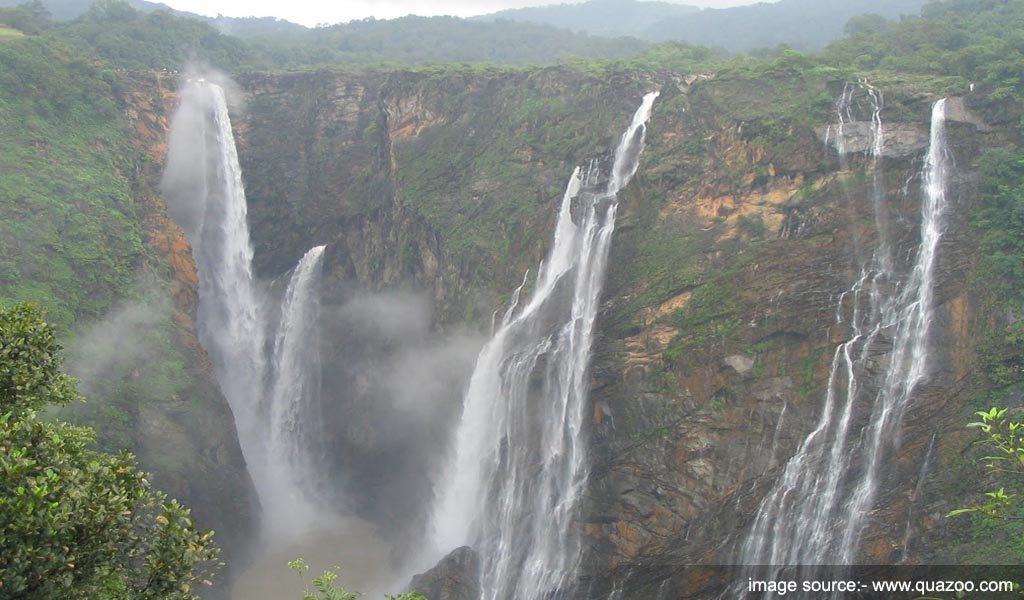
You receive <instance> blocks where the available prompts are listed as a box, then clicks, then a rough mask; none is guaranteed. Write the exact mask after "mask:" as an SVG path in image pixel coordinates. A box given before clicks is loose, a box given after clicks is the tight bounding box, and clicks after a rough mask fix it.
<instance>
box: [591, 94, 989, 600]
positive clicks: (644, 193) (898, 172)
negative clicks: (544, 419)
mask: <svg viewBox="0 0 1024 600" xmlns="http://www.w3.org/2000/svg"><path fill="white" fill-rule="evenodd" d="M921 109H922V110H921V111H920V112H922V113H926V109H927V105H923V106H922V107H921ZM659 117H660V118H661V119H663V120H661V121H659V120H658V118H659ZM969 117H970V116H969V115H967V116H964V115H962V114H958V115H957V116H956V117H955V120H956V122H954V123H951V124H950V128H951V131H952V135H953V136H954V137H953V138H951V139H954V140H956V142H955V144H954V146H955V151H956V153H957V164H958V165H970V164H971V163H972V160H973V158H974V157H976V156H977V152H978V147H979V143H978V136H979V135H982V134H983V131H984V128H979V127H978V126H977V125H976V124H974V123H972V122H970V118H969ZM666 120H667V121H669V123H671V120H672V118H671V117H670V116H667V115H665V114H664V113H662V114H661V115H658V113H657V112H656V113H655V122H654V123H655V125H654V126H655V130H656V131H661V132H665V131H666V130H667V131H670V132H674V134H673V135H672V136H668V135H667V134H666V135H663V137H662V138H661V139H660V140H657V139H656V142H655V144H658V145H660V144H665V143H668V144H687V143H690V140H689V139H688V137H689V136H693V137H696V138H697V139H717V140H720V141H722V144H721V145H720V146H717V147H715V148H713V149H712V155H711V156H710V157H708V159H707V160H706V162H705V163H704V164H703V165H702V166H701V167H700V168H696V169H693V170H692V171H690V175H691V178H689V179H686V180H683V178H680V180H683V181H682V183H680V184H679V185H678V187H676V188H674V189H668V190H665V189H659V188H655V187H653V186H652V185H651V182H650V181H645V180H644V179H643V178H641V179H640V180H639V183H638V184H637V185H636V186H634V187H633V188H632V189H631V190H629V191H628V193H629V194H631V195H632V196H633V197H634V198H635V200H634V202H633V203H631V204H630V212H627V214H626V215H624V216H623V220H624V221H625V222H630V220H631V219H637V221H638V223H637V226H636V227H635V228H630V229H626V230H625V231H622V232H620V233H619V234H618V236H617V238H616V244H615V245H614V246H613V256H612V259H611V265H612V266H611V272H610V274H609V285H608V288H607V290H606V297H607V300H606V305H605V310H604V312H603V313H602V318H600V319H599V321H598V323H599V327H600V328H601V330H602V332H601V333H602V337H601V339H600V341H599V343H598V344H597V346H596V347H595V357H594V369H593V387H592V389H593V392H592V394H593V396H594V397H595V401H597V402H599V406H600V407H601V409H600V410H596V409H595V411H594V419H593V425H594V430H593V443H592V453H593V461H594V467H593V470H592V478H591V494H590V497H589V498H588V501H587V503H586V506H585V507H584V515H583V517H582V523H581V531H582V532H583V534H584V536H585V538H586V539H587V540H588V542H589V544H588V549H589V554H588V556H587V558H586V559H585V563H584V565H585V566H584V570H585V571H586V577H587V578H588V579H589V580H591V581H592V582H594V583H592V585H591V589H595V590H599V592H597V593H596V595H597V596H600V595H601V594H602V593H610V591H611V590H613V589H618V590H621V591H623V593H624V595H623V596H622V597H625V598H630V597H637V598H639V597H651V595H653V594H654V593H655V592H658V591H659V590H661V591H662V592H664V593H669V594H676V595H681V597H713V596H714V595H715V594H717V593H718V592H719V591H721V584H722V582H715V581H712V580H710V579H708V580H707V584H706V585H703V584H702V585H701V586H696V587H695V586H694V585H692V584H693V582H694V581H698V580H699V581H704V579H706V578H702V577H700V576H699V574H698V575H693V573H691V571H693V569H689V570H688V571H687V573H689V574H688V575H686V576H682V575H680V574H679V573H680V569H682V568H683V566H685V565H700V564H732V562H734V561H735V559H736V553H737V548H738V544H739V543H740V542H741V541H742V539H743V536H744V532H745V531H746V528H747V527H748V526H749V524H750V522H751V520H752V519H753V516H754V515H755V514H756V513H757V510H758V506H759V504H760V502H761V499H762V498H763V497H764V494H765V493H766V492H767V491H768V490H769V489H770V488H771V486H772V483H773V481H774V478H775V477H777V476H778V474H779V473H780V472H781V469H782V467H783V466H784V464H785V462H786V461H787V460H788V459H789V457H790V456H792V455H793V453H794V452H795V451H796V449H797V448H798V447H799V445H800V443H801V442H802V441H803V440H804V438H805V437H806V435H807V434H808V432H809V431H810V430H811V429H812V428H813V426H814V424H815V423H816V421H817V418H818V414H819V411H820V410H821V402H822V398H823V394H824V388H825V384H826V382H827V379H828V375H829V369H830V363H831V360H832V356H833V353H834V351H835V348H836V346H837V345H838V344H840V343H842V342H844V341H846V340H847V339H849V336H850V331H849V329H848V324H837V323H836V310H837V306H838V303H839V300H840V295H841V294H842V292H843V291H844V290H847V289H849V287H850V285H851V284H852V283H853V281H855V280H856V277H857V275H858V274H859V269H860V267H859V265H860V264H862V262H863V258H864V257H868V256H870V253H871V252H872V249H873V248H874V247H876V246H877V244H878V233H877V231H878V230H877V227H878V226H877V224H876V221H875V209H874V203H873V200H872V198H873V196H872V186H873V183H872V178H871V176H870V175H869V174H868V173H869V171H868V169H869V165H868V163H867V162H866V160H865V157H864V156H863V155H858V154H857V153H855V152H853V153H851V154H850V155H849V156H848V161H847V163H848V165H847V167H845V168H840V164H839V161H838V159H837V158H836V156H835V154H834V153H833V154H832V155H831V159H830V160H829V161H827V165H828V166H827V167H826V168H824V169H821V170H815V171H808V172H805V173H792V172H790V173H788V174H787V175H786V176H781V175H770V176H769V177H768V178H767V179H765V180H762V181H756V180H755V179H754V178H752V177H751V178H748V179H746V180H744V181H742V183H741V184H740V185H739V186H738V187H737V186H735V184H734V185H733V186H730V187H728V188H726V189H716V188H717V183H716V177H717V176H718V169H720V168H722V167H723V166H730V168H733V169H735V168H736V162H738V161H744V167H743V172H746V173H756V172H768V173H769V174H770V173H771V169H769V168H768V167H769V166H770V164H765V163H768V162H769V161H771V162H772V163H774V165H775V166H776V167H778V166H779V165H781V164H783V159H785V157H780V156H775V157H774V158H773V157H771V156H770V154H769V153H766V152H761V151H758V150H757V149H756V148H750V147H747V146H748V142H746V141H745V140H743V139H741V138H738V137H736V136H735V135H734V134H733V133H731V132H734V131H735V129H732V128H729V127H728V124H726V123H719V124H718V125H719V127H720V128H719V129H718V130H717V131H713V130H712V131H708V130H707V129H704V130H699V129H698V130H696V131H694V130H693V127H694V126H695V125H696V124H695V123H693V121H692V120H691V121H687V120H686V118H685V117H680V118H678V119H677V120H676V123H677V124H676V125H673V124H668V123H666ZM684 125H689V128H688V127H685V126H684ZM854 129H855V131H854V137H856V128H854ZM890 131H891V132H892V133H891V136H890V137H887V138H886V143H887V144H890V147H889V149H888V152H887V153H884V173H885V174H884V176H883V179H882V180H881V181H882V185H884V187H885V190H886V195H885V197H886V198H887V200H886V203H885V205H884V207H883V211H882V213H883V216H882V217H881V222H882V223H883V224H884V227H887V228H888V229H887V230H888V234H889V236H890V239H891V240H892V243H893V244H894V246H895V247H896V248H897V254H898V255H900V256H903V257H912V256H913V253H914V250H915V248H916V244H917V240H918V231H917V230H918V221H919V219H920V216H919V213H920V206H919V201H920V200H919V198H920V193H919V191H918V190H919V183H916V180H914V179H913V177H914V176H915V174H916V173H917V172H918V170H919V168H920V163H919V161H920V157H921V156H920V154H921V152H923V150H924V148H925V146H926V145H927V123H926V122H923V123H912V124H908V125H906V126H895V127H892V128H891V130H890ZM922 135H923V138H922ZM815 137H816V136H812V135H810V134H809V135H807V138H806V144H805V145H799V146H797V148H798V149H797V150H796V152H798V153H801V154H807V155H814V154H815V153H818V154H820V153H822V152H823V147H822V146H821V145H820V144H821V138H818V139H815ZM724 140H728V143H725V142H724ZM922 143H923V145H922ZM658 145H655V148H657V149H658V150H656V151H661V152H664V150H662V149H661V148H659V146H658ZM865 148H866V146H865ZM825 152H828V150H825ZM719 157H720V158H721V160H716V158H719ZM788 162H789V163H790V164H797V163H798V162H799V161H796V160H791V161H788ZM730 163H731V165H730ZM716 165H717V166H716ZM655 168H657V167H655ZM778 170H779V171H780V173H781V172H782V171H783V169H781V168H780V169H778ZM641 173H643V170H641ZM795 178H799V180H800V183H799V184H797V185H794V180H795ZM908 180H912V181H915V183H913V184H911V185H906V182H907V181H908ZM798 189H799V191H798ZM950 193H951V194H952V195H953V197H955V198H956V201H955V204H956V206H957V209H956V210H955V211H952V212H955V214H953V215H951V217H950V221H949V224H948V230H947V232H946V234H945V237H944V241H943V244H942V247H941V249H940V259H939V266H938V271H937V276H936V279H937V282H938V283H937V289H936V299H937V302H938V303H939V305H940V309H939V315H940V319H939V320H940V322H939V323H937V324H936V325H935V327H934V329H935V331H934V335H933V342H934V346H935V352H934V361H933V362H934V372H933V374H932V378H931V381H930V382H929V383H928V385H926V386H923V387H922V389H921V390H919V392H918V394H917V396H918V397H919V398H920V399H919V400H918V401H916V402H915V403H914V408H912V409H911V410H910V411H909V412H908V415H907V417H906V419H905V421H904V427H903V429H902V433H901V436H902V438H901V441H902V443H901V445H900V448H899V451H898V452H896V455H895V456H890V457H889V458H888V459H887V474H886V478H885V480H884V481H883V482H882V483H881V484H880V490H882V492H881V493H880V494H879V499H878V502H877V504H876V506H877V507H878V510H877V511H876V513H875V515H876V516H875V518H874V519H873V520H872V522H871V524H870V525H869V527H868V530H867V531H866V532H865V535H864V539H863V543H862V548H863V552H864V557H863V559H862V560H864V561H866V562H869V563H885V562H892V561H899V560H913V561H928V560H942V559H941V558H936V557H940V556H941V552H938V553H936V552H932V551H929V550H927V547H928V544H927V541H926V540H927V539H928V535H929V533H928V531H929V528H934V527H935V526H936V525H935V523H936V520H935V519H934V515H935V514H939V513H940V512H941V510H942V508H943V506H942V505H941V503H940V505H938V507H936V506H934V505H930V504H929V503H928V501H926V500H923V499H922V498H923V497H926V496H927V495H926V494H923V493H921V492H916V493H915V486H917V484H918V480H919V479H921V476H920V475H919V473H920V472H922V467H921V465H922V461H923V460H924V455H925V454H926V452H927V448H928V447H929V445H930V443H929V441H930V439H931V437H932V434H933V433H934V432H935V431H936V430H939V429H943V428H950V429H956V428H957V426H958V424H959V423H961V422H962V420H963V415H962V410H963V406H964V405H965V402H966V400H967V396H966V394H965V393H964V391H965V390H964V383H965V382H966V381H967V378H968V377H969V373H970V371H971V369H972V368H976V367H972V366H971V365H976V362H975V361H976V355H975V352H976V350H975V344H976V343H977V339H975V338H974V337H972V333H971V331H970V330H969V327H967V325H966V324H967V323H969V322H970V320H971V316H970V315H971V314H972V310H973V309H972V308H971V307H972V303H973V300H972V298H973V294H972V292H971V289H970V286H969V285H968V273H969V272H970V268H971V267H970V265H971V264H972V261H973V260H974V258H972V257H973V256H975V255H974V253H975V252H976V247H975V246H974V242H973V241H972V239H971V235H970V230H969V226H968V224H967V220H966V216H967V215H968V214H969V213H970V208H969V207H970V206H971V205H972V204H973V203H975V202H977V192H976V189H975V184H974V182H973V179H972V177H971V175H970V173H969V172H968V171H965V172H964V173H962V174H959V175H958V177H956V178H955V179H954V181H953V182H952V185H951V190H950ZM662 195H667V201H666V202H664V203H661V204H660V206H658V208H657V212H656V217H649V218H648V220H647V221H645V220H644V216H643V215H642V211H643V210H644V204H645V202H657V200H656V198H658V197H659V196H662ZM776 196H779V197H780V199H779V200H777V201H774V202H765V199H766V198H773V197H776ZM797 208H798V209H799V211H800V212H801V214H802V215H806V216H812V217H813V218H805V219H804V220H803V222H802V225H801V227H800V231H799V234H798V235H795V236H793V235H789V233H790V232H791V228H789V221H788V219H787V218H785V217H786V214H787V212H792V211H793V210H794V209H797ZM647 210H648V211H650V210H651V209H647ZM737 215H741V216H742V215H748V216H747V217H746V218H745V219H740V218H738V217H737ZM755 216H757V217H759V218H760V219H761V221H762V222H763V223H764V224H765V230H763V231H761V232H760V233H759V232H758V231H756V230H754V229H752V228H750V227H749V219H750V218H752V217H755ZM744 221H746V223H747V225H746V226H745V225H744ZM759 235H760V237H759ZM654 240H657V242H658V244H660V245H659V246H658V247H659V248H661V249H662V251H666V250H668V251H672V245H670V244H669V242H668V241H665V240H676V242H675V244H676V245H677V247H679V246H684V245H685V246H684V247H688V248H689V251H688V252H686V253H682V252H680V253H678V254H677V255H676V257H677V258H676V261H677V262H676V263H675V264H679V263H682V264H683V269H682V274H683V275H684V276H685V277H679V278H678V281H679V283H678V284H675V286H676V287H671V286H667V287H665V288H663V289H659V290H651V289H650V287H649V284H648V283H647V282H646V281H645V280H644V279H643V278H637V277H634V276H632V274H631V272H632V271H636V270H638V269H640V270H643V269H648V270H651V267H647V266H646V265H647V264H651V265H652V266H653V265H654V264H655V263H654V261H653V260H652V259H651V258H650V256H651V255H649V254H647V252H648V251H647V250H646V248H648V247H651V246H652V245H653V243H654ZM906 260H909V258H907V259H906ZM658 268H660V269H665V268H669V267H668V266H661V265H658ZM691 272H696V273H699V275H697V276H692V275H690V273H691ZM638 297H640V298H644V302H642V303H638V302H637V301H636V300H635V299H636V298H638ZM638 305H639V306H640V307H639V308H637V307H638ZM644 306H646V307H647V308H644ZM651 307H653V308H651ZM659 307H662V308H659ZM846 309H847V311H848V310H849V307H846ZM880 348H881V349H880V351H879V355H878V356H877V357H873V360H871V361H869V362H870V365H874V366H873V367H872V366H870V365H869V369H871V368H875V369H877V368H880V366H881V365H882V364H884V361H885V360H886V355H885V352H886V349H885V347H884V344H881V345H880ZM866 396H870V394H866ZM865 402H866V400H865ZM869 409H870V407H868V406H863V407H859V408H858V409H857V410H858V411H860V412H863V413H864V414H867V411H869ZM955 446H956V444H955V443H953V442H952V441H951V442H950V443H949V444H948V445H946V446H943V444H942V440H941V439H940V440H939V443H938V444H937V447H938V450H936V452H937V453H938V455H940V456H941V455H942V453H943V452H953V453H954V454H955V452H954V451H953V450H952V448H953V447H955ZM940 460H941V459H940ZM908 499H909V500H908ZM908 523H909V524H908ZM908 539H909V540H911V541H910V542H908V541H907V540H908ZM908 548H909V550H908ZM915 549H916V550H915ZM908 552H909V554H908ZM915 552H917V553H916V554H915ZM907 556H910V558H906V557H907ZM947 560H948V559H947ZM940 564H943V563H940ZM697 570H698V571H699V569H697ZM684 592H685V593H684ZM666 597H676V596H675V595H673V596H666Z"/></svg>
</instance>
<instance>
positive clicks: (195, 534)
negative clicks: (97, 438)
mask: <svg viewBox="0 0 1024 600" xmlns="http://www.w3.org/2000/svg"><path fill="white" fill-rule="evenodd" d="M10 348H14V349H15V351H14V352H8V350H9V349H10ZM58 350H59V348H58V346H56V344H55V342H54V341H53V333H52V330H50V328H49V326H48V325H46V324H44V323H43V322H42V321H41V320H40V318H39V316H38V313H37V312H36V311H35V310H34V309H31V308H28V307H18V308H15V309H11V310H0V352H2V353H3V358H4V364H5V370H4V372H3V378H4V381H3V385H2V386H0V412H2V414H0V582H2V583H0V585H2V586H3V588H2V593H3V595H4V596H5V597H10V598H18V597H26V598H27V597H32V598H67V599H69V600H137V599H143V600H190V599H193V598H195V597H196V596H195V595H194V594H193V590H194V588H195V587H196V586H197V585H199V584H202V583H208V582H207V580H205V579H204V571H205V570H206V569H207V568H209V566H210V565H211V564H212V561H213V560H214V559H215V558H216V556H217V550H216V548H215V547H214V546H213V544H212V535H213V534H212V532H205V533H204V532H200V531H198V530H196V529H195V527H194V525H193V523H192V521H191V519H190V518H189V511H188V510H187V509H185V508H184V507H182V506H181V505H180V504H178V503H177V502H176V501H173V500H168V499H167V498H166V497H165V496H164V495H163V494H161V493H160V492H157V491H155V490H153V489H152V488H150V486H149V483H148V482H147V480H146V475H145V474H144V473H141V472H139V471H137V470H136V468H135V461H134V458H133V457H132V456H131V455H130V454H128V453H122V454H120V455H117V456H113V455H109V454H104V453H101V452H96V451H94V450H92V449H90V445H91V443H92V441H93V432H92V431H91V430H89V429H86V428H82V427H76V426H73V425H69V424H66V423H61V422H52V423H48V422H44V421H40V420H39V419H38V418H37V416H36V413H35V411H34V410H33V408H35V407H38V406H41V405H42V404H45V403H48V402H57V403H62V402H66V401H67V400H68V399H69V397H70V396H72V395H73V394H74V386H73V384H72V383H71V381H70V380H69V379H68V378H67V376H65V375H64V374H62V373H61V372H60V370H59V369H60V362H59V360H58V359H57V358H56V355H57V352H58ZM8 361H9V362H11V363H12V365H11V366H7V364H6V363H8ZM9 373H14V374H15V375H14V376H13V380H14V381H16V382H21V381H24V380H25V378H24V377H22V376H19V375H17V374H19V373H32V374H33V375H32V377H31V378H30V379H31V382H30V385H28V386H18V385H15V386H13V388H12V386H10V385H9V382H8V381H7V377H8V374H9ZM22 388H24V389H22ZM29 392H30V393H29Z"/></svg>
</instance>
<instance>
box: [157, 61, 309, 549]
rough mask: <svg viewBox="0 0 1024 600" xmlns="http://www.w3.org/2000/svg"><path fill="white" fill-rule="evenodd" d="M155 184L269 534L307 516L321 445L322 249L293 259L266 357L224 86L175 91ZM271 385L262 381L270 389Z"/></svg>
mask: <svg viewBox="0 0 1024 600" xmlns="http://www.w3.org/2000/svg"><path fill="white" fill-rule="evenodd" d="M180 97H181V103H180V105H179V107H178V110H177V112H176V113H175V116H174V119H173V121H172V123H171V135H170V149H169V152H168V161H167V168H166V170H165V172H164V178H163V181H162V183H161V187H162V190H163V193H164V196H165V197H166V198H167V200H168V211H169V213H170V215H171V216H172V217H173V218H174V219H175V221H177V222H178V223H179V224H181V226H182V228H183V229H184V230H185V234H186V236H187V237H188V239H189V241H190V243H191V244H192V251H193V255H194V257H195V259H196V264H197V267H198V271H199V309H198V313H199V314H198V316H199V339H200V341H201V342H202V344H203V346H204V347H205V348H206V350H207V352H208V353H209V355H210V359H211V361H212V362H213V365H214V370H215V373H216V375H217V380H218V382H219V383H220V386H221V390H222V392H223V393H224V396H225V397H226V398H227V400H228V403H229V404H230V406H231V409H232V412H233V413H234V415H235V421H236V426H237V428H238V434H239V442H240V443H241V446H242V451H243V453H244V455H245V458H246V463H247V464H248V467H249V470H250V474H251V475H252V478H253V482H254V483H255V485H256V489H257V492H258V494H259V497H260V501H261V504H262V505H263V509H264V510H263V514H264V522H265V523H266V524H268V525H270V527H269V528H268V530H269V531H268V532H269V533H272V534H274V535H278V534H280V533H282V529H283V528H284V529H291V528H292V527H293V526H294V524H295V521H294V519H293V517H294V515H296V514H311V511H310V510H303V507H304V506H305V507H306V508H308V507H309V503H308V502H307V503H305V505H300V504H299V503H298V500H299V499H302V498H306V497H307V496H306V494H308V492H309V488H310V485H309V484H308V482H309V481H312V480H313V479H314V473H313V463H312V460H311V458H310V449H309V442H310V440H315V439H318V436H316V435H315V433H314V431H315V428H316V427H317V426H318V423H319V419H318V418H317V413H316V409H317V407H318V403H319V377H320V358H319V344H318V342H317V337H316V332H317V329H318V328H317V324H316V321H317V319H318V317H319V298H318V288H317V287H316V281H317V279H318V277H319V273H320V265H321V261H322V256H323V253H324V247H323V246H318V247H316V248H313V249H312V250H310V251H309V252H308V253H307V254H306V255H305V256H304V257H303V258H302V260H301V261H300V262H299V264H298V266H297V267H296V269H295V271H294V273H293V275H292V277H291V281H290V282H289V284H288V287H287V290H286V292H285V298H284V300H283V303H282V310H281V322H280V324H279V325H278V327H277V334H276V339H275V340H274V345H273V350H272V354H271V356H270V361H269V363H268V360H267V357H266V355H265V342H266V339H267V338H266V330H265V323H266V315H265V311H264V307H263V303H262V302H261V301H260V299H259V295H258V293H257V286H256V282H255V280H254V277H253V273H252V257H253V249H252V243H251V241H250V239H249V226H248V223H247V221H246V212H247V206H246V198H245V190H244V187H243V185H242V170H241V167H240V166H239V163H238V154H237V151H236V148H235V139H234V133H233V131H232V128H231V119H230V117H229V114H228V103H227V97H226V95H225V93H224V89H223V88H222V87H221V86H219V85H217V84H215V83H213V82H210V81H206V80H204V79H199V78H193V79H189V80H187V81H186V83H185V85H184V87H183V88H182V90H181V92H180ZM268 382H269V383H268Z"/></svg>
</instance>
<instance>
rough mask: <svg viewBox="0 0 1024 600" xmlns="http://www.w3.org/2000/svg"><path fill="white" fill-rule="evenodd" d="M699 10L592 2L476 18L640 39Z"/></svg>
mask: <svg viewBox="0 0 1024 600" xmlns="http://www.w3.org/2000/svg"><path fill="white" fill-rule="evenodd" d="M699 11H700V9H699V8H697V7H696V6H689V5H686V4H672V3H669V2H654V1H651V2H645V1H640V0H590V2H584V3H582V4H554V5H549V6H532V7H528V8H516V9H510V10H503V11H499V12H496V13H492V14H489V15H483V16H480V17H475V18H474V19H473V20H477V21H495V20H500V19H508V20H510V21H525V22H529V23H537V24H540V25H551V26H553V27H560V28H563V29H570V30H572V31H585V32H587V33H590V34H593V35H603V36H608V37H617V36H625V35H628V36H634V37H640V36H641V35H642V34H643V33H644V32H645V31H646V30H647V29H648V28H650V27H652V26H654V25H655V24H657V23H659V22H661V21H663V20H665V19H669V18H672V17H679V16H683V15H687V14H693V13H696V12H699Z"/></svg>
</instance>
